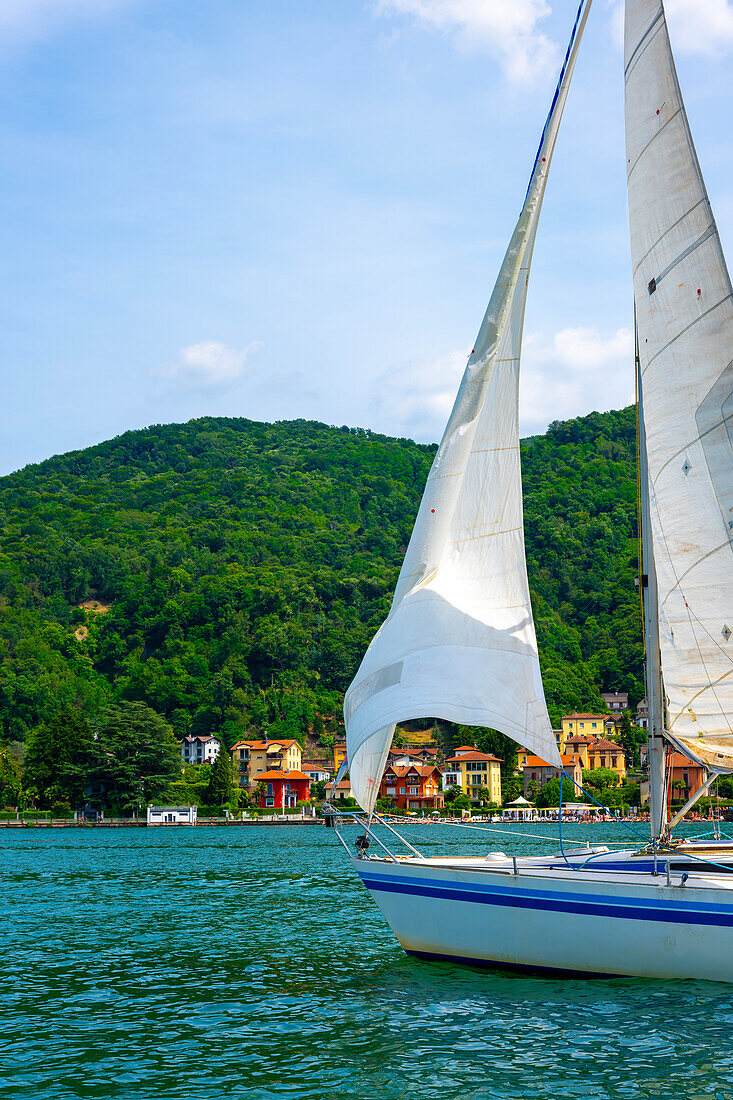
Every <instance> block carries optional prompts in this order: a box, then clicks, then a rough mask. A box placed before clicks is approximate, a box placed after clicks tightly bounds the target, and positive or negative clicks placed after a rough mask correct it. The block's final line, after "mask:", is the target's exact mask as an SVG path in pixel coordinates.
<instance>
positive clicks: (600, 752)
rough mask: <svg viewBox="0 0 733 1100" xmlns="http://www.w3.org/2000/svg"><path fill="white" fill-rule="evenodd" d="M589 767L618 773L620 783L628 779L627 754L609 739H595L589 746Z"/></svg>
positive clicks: (592, 739)
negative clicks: (608, 769) (607, 769)
mask: <svg viewBox="0 0 733 1100" xmlns="http://www.w3.org/2000/svg"><path fill="white" fill-rule="evenodd" d="M587 754H588V765H587V766H588V767H589V768H590V769H591V770H592V769H593V768H610V769H611V771H613V772H616V775H617V776H618V777H619V781H620V782H621V783H623V781H624V780H625V779H626V753H625V752H624V750H623V749H622V747H621V746H620V745H619V744H617V742H616V741H609V740H608V738H607V737H593V738H591V741H590V743H589V745H588V749H587Z"/></svg>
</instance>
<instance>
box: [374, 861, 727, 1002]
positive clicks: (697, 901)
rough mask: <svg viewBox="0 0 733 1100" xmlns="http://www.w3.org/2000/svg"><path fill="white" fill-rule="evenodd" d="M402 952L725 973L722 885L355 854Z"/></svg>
mask: <svg viewBox="0 0 733 1100" xmlns="http://www.w3.org/2000/svg"><path fill="white" fill-rule="evenodd" d="M355 862H356V868H357V870H358V872H359V875H360V877H361V879H362V882H363V883H364V885H365V886H366V888H367V889H368V890H369V892H370V893H371V894H372V896H373V898H374V900H375V902H376V904H377V905H378V906H379V908H380V910H381V911H382V913H383V914H384V916H385V918H386V920H387V922H388V923H389V925H390V927H391V928H392V930H393V931H394V933H395V935H396V936H397V939H398V940H399V941H400V943H401V944H402V946H403V947H404V949H405V950H406V951H407V952H409V953H410V954H414V955H420V956H423V957H429V958H440V959H451V960H455V961H459V962H464V963H471V964H478V965H483V966H499V967H511V968H517V967H521V968H529V969H533V970H549V971H554V972H558V973H564V974H585V975H603V976H612V975H613V976H617V975H623V976H637V977H647V978H698V979H708V980H711V981H724V982H733V889H731V887H729V886H728V885H726V883H725V882H724V881H722V880H721V879H718V878H713V877H712V876H708V877H704V878H703V877H702V876H697V877H694V878H693V877H692V876H691V877H690V879H689V880H688V881H687V883H686V884H685V885H684V886H683V885H681V876H680V875H679V874H677V875H674V876H673V877H672V885H667V878H666V874H664V873H663V874H661V875H659V876H652V875H647V874H644V875H638V874H637V875H632V874H617V873H605V874H604V873H601V874H599V875H597V874H593V875H590V874H588V873H587V872H572V871H567V870H566V871H557V870H541V871H531V872H530V871H527V872H522V871H521V870H520V871H519V873H518V874H516V875H515V874H513V873H512V872H511V871H509V872H508V871H506V870H504V871H497V870H496V869H483V868H476V867H474V868H472V869H470V870H463V869H458V868H456V867H455V866H446V865H443V866H440V865H437V864H436V863H435V862H434V861H430V860H417V859H414V860H409V861H402V860H401V861H399V862H398V863H393V862H391V861H388V860H384V861H382V860H375V859H367V860H356V861H355Z"/></svg>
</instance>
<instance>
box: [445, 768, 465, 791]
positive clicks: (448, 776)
mask: <svg viewBox="0 0 733 1100" xmlns="http://www.w3.org/2000/svg"><path fill="white" fill-rule="evenodd" d="M440 785H441V787H442V788H443V790H444V791H450V790H451V789H452V788H453V787H461V772H460V769H455V768H448V770H447V771H444V772H443V774H442V775H441V777H440ZM462 789H463V788H462V787H461V790H462Z"/></svg>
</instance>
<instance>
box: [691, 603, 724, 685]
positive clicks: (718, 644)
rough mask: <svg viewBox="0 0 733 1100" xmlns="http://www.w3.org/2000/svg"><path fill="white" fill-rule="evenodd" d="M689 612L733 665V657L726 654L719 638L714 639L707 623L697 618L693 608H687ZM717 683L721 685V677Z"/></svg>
mask: <svg viewBox="0 0 733 1100" xmlns="http://www.w3.org/2000/svg"><path fill="white" fill-rule="evenodd" d="M687 610H688V612H689V613H690V614H691V615H692V616H693V617H694V619H695V621H696V622H698V623H699V624H700V626H701V627H702V629H703V630H704V631H705V633H706V634H707V636H708V638H709V639H710V641H711V642H712V643H713V645H714V646H715V647H716V648H717V649H719V650H720V652H721V653H722V654H723V656H724V657H725V658H726V660H728V661H730V663H731V664H732V665H733V657H731V655H730V653H726V651H725V650H724V649H723V647H722V645H721V644H720V642H719V641H718V639H717V638H714V637H713V635H712V634H711V633H710V631H709V630H708V628H707V627H706V626H705V623H704V622H703V621H702V619H699V618H698V616H697V615H696V614H695V612H694V611H693V610H692V608H691V607H688V608H687ZM715 683H716V684H719V683H720V677H718V679H717V680H716V681H715Z"/></svg>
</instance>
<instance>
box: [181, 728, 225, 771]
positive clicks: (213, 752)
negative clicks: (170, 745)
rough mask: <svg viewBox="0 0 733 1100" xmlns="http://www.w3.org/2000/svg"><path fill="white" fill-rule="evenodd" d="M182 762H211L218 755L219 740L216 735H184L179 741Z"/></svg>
mask: <svg viewBox="0 0 733 1100" xmlns="http://www.w3.org/2000/svg"><path fill="white" fill-rule="evenodd" d="M180 746H181V759H182V760H183V763H184V764H213V763H214V761H215V760H216V758H217V756H218V755H219V751H220V749H221V741H220V740H219V738H218V737H211V736H209V735H208V734H207V735H206V736H205V737H184V738H183V740H182V741H181V742H180Z"/></svg>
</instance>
